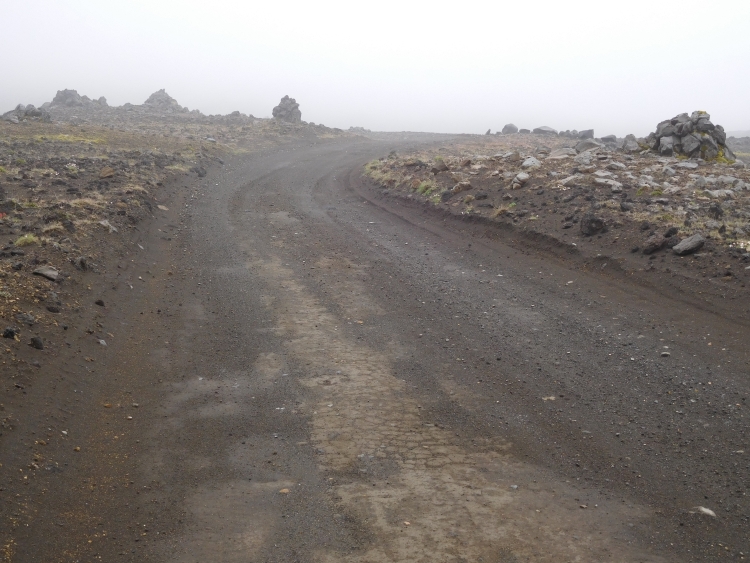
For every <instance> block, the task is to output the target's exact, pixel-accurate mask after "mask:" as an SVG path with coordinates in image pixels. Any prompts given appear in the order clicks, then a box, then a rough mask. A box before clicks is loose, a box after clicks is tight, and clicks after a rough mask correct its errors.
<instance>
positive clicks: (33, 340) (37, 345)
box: [29, 336, 44, 350]
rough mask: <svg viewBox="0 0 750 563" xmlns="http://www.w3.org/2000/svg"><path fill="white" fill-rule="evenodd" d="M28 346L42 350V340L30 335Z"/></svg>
mask: <svg viewBox="0 0 750 563" xmlns="http://www.w3.org/2000/svg"><path fill="white" fill-rule="evenodd" d="M29 346H31V347H32V348H35V349H37V350H44V341H43V340H42V339H41V338H40V337H38V336H32V337H31V341H30V342H29Z"/></svg>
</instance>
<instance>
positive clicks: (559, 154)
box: [547, 148, 577, 160]
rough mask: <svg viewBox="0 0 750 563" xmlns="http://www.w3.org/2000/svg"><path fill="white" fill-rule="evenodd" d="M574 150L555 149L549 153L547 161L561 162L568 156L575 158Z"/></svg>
mask: <svg viewBox="0 0 750 563" xmlns="http://www.w3.org/2000/svg"><path fill="white" fill-rule="evenodd" d="M576 154H577V153H576V150H575V149H571V148H563V149H555V150H553V151H552V152H551V153H549V156H548V157H547V158H548V159H551V160H562V159H564V158H568V157H569V156H575V155H576Z"/></svg>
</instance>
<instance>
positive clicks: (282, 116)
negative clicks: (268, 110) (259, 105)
mask: <svg viewBox="0 0 750 563" xmlns="http://www.w3.org/2000/svg"><path fill="white" fill-rule="evenodd" d="M273 117H274V118H275V119H278V120H279V121H286V122H288V123H300V122H301V121H302V112H301V111H300V110H299V104H298V103H297V100H295V99H294V98H290V97H289V96H284V97H283V98H281V102H279V105H278V106H276V107H275V108H273Z"/></svg>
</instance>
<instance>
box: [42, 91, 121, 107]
mask: <svg viewBox="0 0 750 563" xmlns="http://www.w3.org/2000/svg"><path fill="white" fill-rule="evenodd" d="M91 105H94V106H97V105H98V106H101V107H107V98H105V97H104V96H101V97H100V98H99V99H98V100H92V99H91V98H89V97H88V96H81V95H80V94H79V93H78V92H77V91H76V90H58V91H57V94H55V97H54V98H52V101H51V102H48V103H46V104H44V105H43V106H42V107H84V106H91Z"/></svg>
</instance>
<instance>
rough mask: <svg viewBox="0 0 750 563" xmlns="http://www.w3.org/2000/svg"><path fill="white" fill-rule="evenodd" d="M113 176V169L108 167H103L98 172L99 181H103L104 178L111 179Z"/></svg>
mask: <svg viewBox="0 0 750 563" xmlns="http://www.w3.org/2000/svg"><path fill="white" fill-rule="evenodd" d="M114 175H115V169H114V168H112V167H110V166H105V167H104V168H102V169H101V170H100V171H99V179H101V180H104V179H105V178H112V177H113V176H114Z"/></svg>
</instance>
